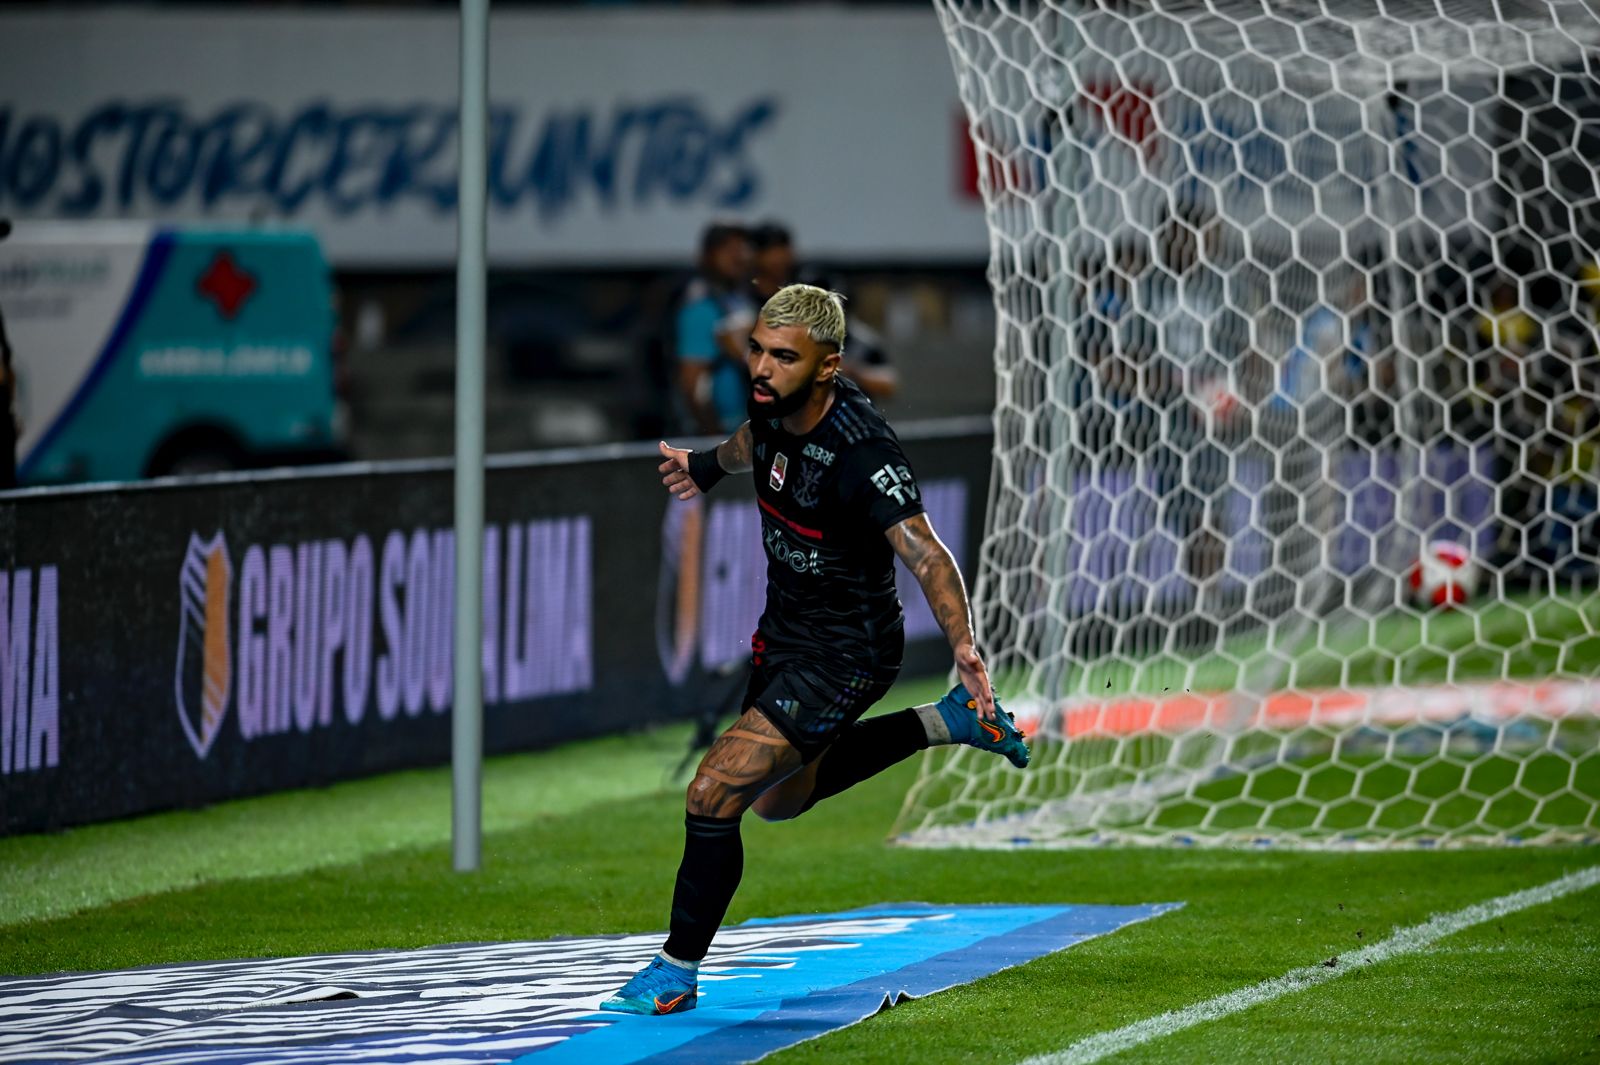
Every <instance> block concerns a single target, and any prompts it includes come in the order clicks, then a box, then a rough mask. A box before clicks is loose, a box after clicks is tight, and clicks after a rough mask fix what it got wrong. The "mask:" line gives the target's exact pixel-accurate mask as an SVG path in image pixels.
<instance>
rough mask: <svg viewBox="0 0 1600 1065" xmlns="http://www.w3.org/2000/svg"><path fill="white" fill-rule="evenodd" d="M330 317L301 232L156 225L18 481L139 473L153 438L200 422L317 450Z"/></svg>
mask: <svg viewBox="0 0 1600 1065" xmlns="http://www.w3.org/2000/svg"><path fill="white" fill-rule="evenodd" d="M333 313H334V312H333V305H332V286H331V282H330V277H329V271H328V266H327V263H326V261H325V260H324V259H323V257H322V254H321V251H320V249H319V248H318V246H317V244H316V241H315V240H314V239H313V238H312V237H311V236H310V235H309V234H304V233H273V232H257V231H248V232H231V231H221V230H219V231H204V230H176V229H166V230H158V231H156V232H155V233H154V234H153V235H152V237H151V240H150V245H149V248H148V249H147V251H146V254H145V258H144V262H143V264H142V266H141V268H140V271H139V276H138V279H137V280H136V281H135V283H134V285H133V288H132V290H131V291H130V293H129V296H128V298H127V301H126V304H125V306H124V307H123V308H122V312H121V315H120V318H119V320H118V322H117V325H116V326H115V328H114V329H113V330H112V332H111V335H110V336H109V338H108V340H107V342H106V347H105V350H104V351H102V352H101V354H100V355H99V357H98V358H96V360H95V361H94V363H93V365H92V368H91V369H90V370H89V372H88V373H87V374H86V375H85V377H84V379H83V380H82V382H81V383H80V384H79V386H78V390H77V392H76V394H75V395H74V396H73V399H72V401H71V402H70V403H69V404H68V406H67V407H66V409H65V410H64V411H63V412H62V414H61V415H60V416H59V417H58V418H57V419H56V423H55V424H54V425H53V426H52V427H51V429H50V431H49V432H48V433H47V435H46V436H45V438H43V439H42V440H41V441H40V444H39V446H37V447H36V448H34V449H33V452H32V453H31V454H30V455H29V456H28V459H27V462H26V464H25V466H24V468H23V469H22V471H21V473H22V476H23V477H24V479H26V480H29V481H34V482H39V481H45V482H49V481H63V480H123V479H133V478H137V477H140V476H142V475H143V474H144V471H145V469H146V466H147V465H148V463H149V462H150V460H151V458H152V457H153V456H154V455H155V453H156V451H157V449H158V448H160V447H161V445H162V444H163V442H165V441H167V440H169V439H171V438H172V437H173V436H174V435H175V434H178V433H180V432H183V431H185V430H192V429H196V428H205V429H211V430H215V431H219V432H222V433H225V434H226V435H227V436H228V437H229V438H231V439H232V440H233V441H235V442H236V443H237V444H238V445H239V447H240V448H241V449H242V450H243V451H244V452H245V453H247V454H248V453H255V454H263V453H271V454H285V455H289V454H292V453H294V452H296V451H305V452H326V451H327V450H328V449H330V448H331V447H333V446H334V445H335V444H336V440H335V435H334V416H335V398H334V380H333V375H334V370H333V363H332V356H331V351H330V346H331V340H332V336H333V329H334V320H333Z"/></svg>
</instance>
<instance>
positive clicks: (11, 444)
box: [0, 218, 18, 490]
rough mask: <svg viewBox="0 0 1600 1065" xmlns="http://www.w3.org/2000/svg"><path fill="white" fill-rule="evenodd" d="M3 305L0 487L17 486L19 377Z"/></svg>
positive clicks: (2, 227)
mask: <svg viewBox="0 0 1600 1065" xmlns="http://www.w3.org/2000/svg"><path fill="white" fill-rule="evenodd" d="M10 235H11V220H10V219H8V218H0V240H5V239H6V238H7V237H9V236H10ZM4 310H5V309H4V308H3V307H0V490H3V489H6V488H15V487H16V486H17V435H18V427H17V416H16V400H17V377H16V373H15V371H13V370H12V368H11V341H10V339H9V338H7V336H6V316H5V314H4Z"/></svg>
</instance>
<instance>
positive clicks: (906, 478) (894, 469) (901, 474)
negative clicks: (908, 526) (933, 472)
mask: <svg viewBox="0 0 1600 1065" xmlns="http://www.w3.org/2000/svg"><path fill="white" fill-rule="evenodd" d="M872 483H873V484H875V485H877V486H878V491H880V492H882V493H883V494H884V495H886V496H888V497H889V498H891V499H893V500H894V501H895V502H896V503H914V502H916V501H917V498H918V496H917V482H916V481H914V480H913V479H912V477H911V470H910V469H908V468H907V467H905V466H901V465H896V464H894V463H890V464H888V465H886V466H884V468H883V469H881V470H879V471H878V472H877V473H875V474H873V475H872Z"/></svg>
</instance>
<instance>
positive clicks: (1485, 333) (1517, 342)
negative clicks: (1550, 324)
mask: <svg viewBox="0 0 1600 1065" xmlns="http://www.w3.org/2000/svg"><path fill="white" fill-rule="evenodd" d="M1539 333H1540V329H1539V323H1538V322H1537V321H1535V320H1534V318H1533V316H1532V315H1530V314H1529V313H1528V312H1527V311H1526V310H1524V309H1523V307H1522V303H1521V300H1520V298H1519V297H1518V294H1517V286H1516V283H1515V282H1514V281H1512V280H1511V279H1510V278H1509V277H1506V276H1505V275H1503V274H1502V275H1500V276H1498V277H1496V278H1495V279H1494V284H1493V286H1492V287H1491V288H1490V290H1489V307H1488V308H1487V309H1486V310H1484V311H1483V312H1482V313H1481V314H1480V315H1479V316H1478V339H1479V340H1480V341H1481V342H1482V343H1483V344H1484V345H1486V346H1488V347H1492V348H1497V349H1499V350H1500V351H1501V352H1502V353H1504V354H1506V355H1514V356H1522V355H1526V354H1528V352H1529V351H1531V350H1532V349H1533V347H1534V345H1535V344H1537V343H1538V342H1539Z"/></svg>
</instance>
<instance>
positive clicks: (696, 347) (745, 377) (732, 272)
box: [674, 222, 756, 434]
mask: <svg viewBox="0 0 1600 1065" xmlns="http://www.w3.org/2000/svg"><path fill="white" fill-rule="evenodd" d="M750 265H751V255H750V237H749V234H748V233H746V232H745V229H744V227H742V226H739V225H736V224H734V223H730V222H713V223H712V224H711V225H709V226H707V227H706V228H705V231H704V232H703V233H702V234H701V235H700V268H699V273H698V274H697V275H696V277H695V278H694V280H692V281H691V282H690V283H689V285H688V287H687V288H686V289H685V290H684V293H683V298H682V301H681V302H680V303H679V305H678V312H677V320H676V329H675V330H674V333H675V336H676V340H677V343H676V344H675V345H674V347H675V354H676V357H677V386H678V394H679V397H680V399H681V400H682V404H683V408H684V412H685V414H686V415H687V421H688V424H689V426H690V428H692V430H693V431H696V432H701V433H710V434H714V433H726V432H732V431H733V430H734V429H737V428H738V427H739V426H740V425H741V424H743V422H744V420H745V416H746V412H745V395H746V393H747V392H748V391H749V388H750V373H749V371H748V370H747V369H746V368H745V353H746V348H747V347H748V345H749V341H750V328H751V326H752V325H754V324H755V311H756V308H755V304H754V302H753V301H752V299H751V296H750Z"/></svg>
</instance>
